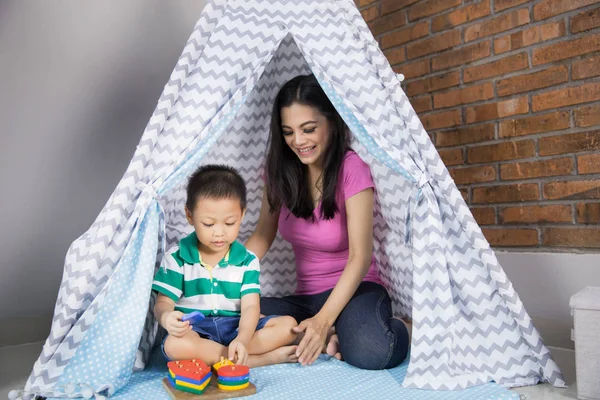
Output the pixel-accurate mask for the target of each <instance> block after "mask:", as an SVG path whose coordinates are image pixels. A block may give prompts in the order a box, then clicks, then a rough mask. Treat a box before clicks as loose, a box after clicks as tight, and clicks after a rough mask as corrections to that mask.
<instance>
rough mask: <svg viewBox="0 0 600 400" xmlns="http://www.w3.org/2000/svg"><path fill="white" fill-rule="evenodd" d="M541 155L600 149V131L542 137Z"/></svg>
mask: <svg viewBox="0 0 600 400" xmlns="http://www.w3.org/2000/svg"><path fill="white" fill-rule="evenodd" d="M538 145H539V150H540V156H549V155H554V154H565V153H579V152H582V151H593V150H600V131H591V132H583V133H572V134H569V135H556V136H547V137H543V138H540V139H539V141H538Z"/></svg>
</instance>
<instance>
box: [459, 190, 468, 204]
mask: <svg viewBox="0 0 600 400" xmlns="http://www.w3.org/2000/svg"><path fill="white" fill-rule="evenodd" d="M458 191H459V192H460V194H461V195H462V198H463V200H464V201H465V203H468V202H469V190H468V189H458Z"/></svg>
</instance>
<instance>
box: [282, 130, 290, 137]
mask: <svg viewBox="0 0 600 400" xmlns="http://www.w3.org/2000/svg"><path fill="white" fill-rule="evenodd" d="M291 134H292V132H290V131H283V136H289V135H291Z"/></svg>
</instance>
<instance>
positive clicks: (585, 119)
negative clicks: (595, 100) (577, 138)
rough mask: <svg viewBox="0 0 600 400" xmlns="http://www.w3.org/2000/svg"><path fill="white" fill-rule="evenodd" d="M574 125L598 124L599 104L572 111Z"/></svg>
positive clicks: (599, 117)
mask: <svg viewBox="0 0 600 400" xmlns="http://www.w3.org/2000/svg"><path fill="white" fill-rule="evenodd" d="M573 114H574V116H575V125H576V126H580V127H586V126H594V125H600V104H597V105H594V106H589V107H581V108H579V109H576V110H574V111H573Z"/></svg>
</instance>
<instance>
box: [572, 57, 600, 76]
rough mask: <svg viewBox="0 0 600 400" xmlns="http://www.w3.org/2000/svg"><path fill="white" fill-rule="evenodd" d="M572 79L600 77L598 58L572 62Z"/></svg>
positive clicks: (599, 61) (599, 58) (599, 60)
mask: <svg viewBox="0 0 600 400" xmlns="http://www.w3.org/2000/svg"><path fill="white" fill-rule="evenodd" d="M572 68H573V71H572V74H573V79H585V78H591V77H593V76H598V75H600V57H598V56H595V57H590V58H587V59H585V60H580V61H573V64H572Z"/></svg>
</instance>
